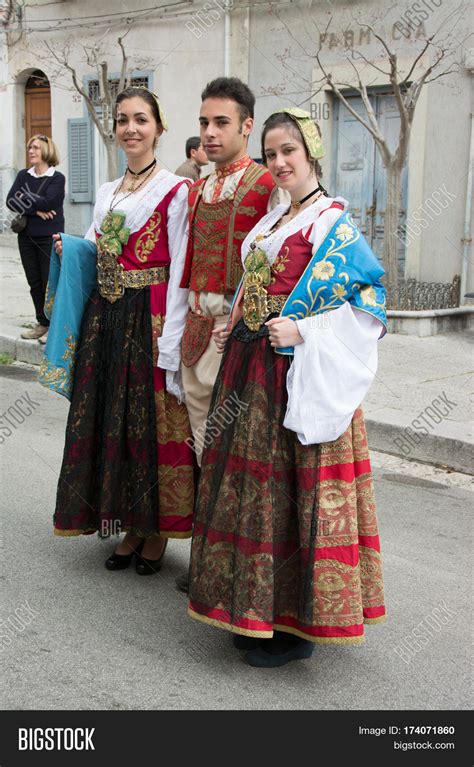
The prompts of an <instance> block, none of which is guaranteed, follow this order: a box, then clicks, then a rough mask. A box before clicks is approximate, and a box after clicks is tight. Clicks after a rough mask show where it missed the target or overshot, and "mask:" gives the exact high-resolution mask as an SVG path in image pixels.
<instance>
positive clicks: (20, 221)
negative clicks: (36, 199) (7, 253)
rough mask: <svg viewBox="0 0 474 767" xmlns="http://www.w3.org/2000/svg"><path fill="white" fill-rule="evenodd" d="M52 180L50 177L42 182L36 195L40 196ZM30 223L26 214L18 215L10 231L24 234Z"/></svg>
mask: <svg viewBox="0 0 474 767" xmlns="http://www.w3.org/2000/svg"><path fill="white" fill-rule="evenodd" d="M48 178H50V177H49V176H48V177H47V178H45V179H43V181H42V182H41V184H40V185H39V187H38V191H37V192H36V194H39V193H40V192H41V190H42V188H43V187H44V185H45V183H46V181H47V180H48ZM27 223H28V219H27V217H26V216H25V214H24V213H17V215H16V216H14V217H13V218H12V220H11V222H10V229H11V230H12V232H15V234H20V232H23V230H24V229H26V225H27Z"/></svg>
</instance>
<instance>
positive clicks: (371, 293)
mask: <svg viewBox="0 0 474 767" xmlns="http://www.w3.org/2000/svg"><path fill="white" fill-rule="evenodd" d="M360 297H361V299H362V303H363V304H365V305H366V306H377V299H376V295H375V290H374V289H373V287H372V285H366V287H365V288H362V290H361V291H360Z"/></svg>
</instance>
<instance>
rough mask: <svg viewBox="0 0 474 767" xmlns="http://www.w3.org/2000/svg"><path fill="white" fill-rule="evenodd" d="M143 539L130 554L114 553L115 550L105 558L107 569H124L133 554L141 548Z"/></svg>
mask: <svg viewBox="0 0 474 767" xmlns="http://www.w3.org/2000/svg"><path fill="white" fill-rule="evenodd" d="M143 544H144V540H142V541H140V543H139V544H138V546H137V548H136V549H135V550H134V551H132V552H131V553H130V554H116V553H115V551H114V553H113V554H111V555H110V557H109V558H108V559H106V560H105V566H106V568H107V570H126V569H127V567H128V566H129V565H130V563H131V561H132V559H133V557H134V556H135V554H139V553H140V551H141V550H142V548H143Z"/></svg>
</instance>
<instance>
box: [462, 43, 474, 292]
mask: <svg viewBox="0 0 474 767" xmlns="http://www.w3.org/2000/svg"><path fill="white" fill-rule="evenodd" d="M465 66H466V69H467V70H468V72H469V73H470V74H471V75H474V48H471V50H470V51H468V53H467V54H466V58H465ZM473 163H474V120H473V113H472V112H471V137H470V139H469V167H468V170H467V184H466V206H465V208H464V232H463V238H462V240H461V242H462V264H461V285H460V294H461V295H460V304H461V306H463V305H464V304H465V303H466V299H465V293H466V288H467V272H468V265H469V260H470V259H469V256H470V251H471V243H472V239H471V208H472V166H473Z"/></svg>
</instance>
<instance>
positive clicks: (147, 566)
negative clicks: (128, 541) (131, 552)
mask: <svg viewBox="0 0 474 767" xmlns="http://www.w3.org/2000/svg"><path fill="white" fill-rule="evenodd" d="M167 545H168V538H165V545H164V547H163V551H162V552H161V556H160V557H158V559H145V557H142V556H140V557H137V559H136V562H135V570H136V572H137V575H154V574H155V573H157V572H158V571H159V570H161V564H162V561H163V557H164V555H165V551H166V547H167Z"/></svg>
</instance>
